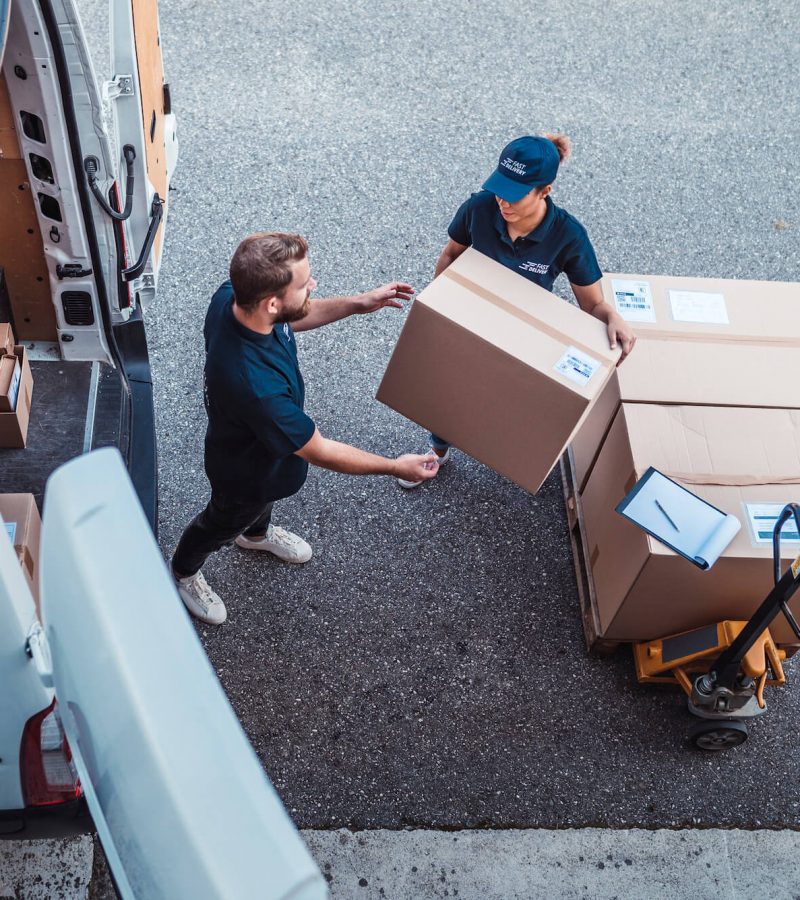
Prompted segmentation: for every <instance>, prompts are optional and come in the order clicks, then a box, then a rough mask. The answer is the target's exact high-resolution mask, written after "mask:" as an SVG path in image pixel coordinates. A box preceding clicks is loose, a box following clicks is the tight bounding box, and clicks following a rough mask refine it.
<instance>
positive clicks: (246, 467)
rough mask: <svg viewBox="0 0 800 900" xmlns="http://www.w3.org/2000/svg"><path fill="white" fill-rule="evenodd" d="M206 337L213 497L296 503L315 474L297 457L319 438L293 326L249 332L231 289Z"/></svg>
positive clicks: (214, 311) (211, 317)
mask: <svg viewBox="0 0 800 900" xmlns="http://www.w3.org/2000/svg"><path fill="white" fill-rule="evenodd" d="M203 334H204V336H205V341H206V365H205V392H204V396H205V405H206V412H207V413H208V430H207V431H206V455H205V463H206V474H207V475H208V479H209V481H210V482H211V487H212V489H213V490H215V491H218V492H220V493H223V494H225V495H227V496H230V497H232V498H236V499H242V500H246V501H251V500H256V501H258V500H263V501H264V502H268V501H270V500H280V499H282V498H283V497H289V496H291V495H292V494H294V493H296V492H297V491H299V490H300V488H301V487H302V486H303V483H304V482H305V480H306V475H307V474H308V463H307V462H306V461H305V460H304V459H301V458H300V457H299V456H295V455H294V451H295V450H299V449H300V448H301V447H303V446H305V445H306V444H307V443H308V441H309V440H310V439H311V436H312V435H313V434H314V422H313V421H312V420H311V419H310V418H309V417H308V416H307V415H306V414H305V412H304V411H303V403H304V402H305V385H304V384H303V376H302V375H301V374H300V367H299V365H298V362H297V344H296V342H295V338H294V333H293V331H292V329H291V326H289V325H283V324H281V325H275V327H274V328H273V329H272V331H271V332H270V334H259V333H258V332H256V331H251V330H250V329H249V328H246V327H245V326H244V325H242V324H241V323H240V322H239V321H237V319H236V317H235V316H234V315H233V288H232V287H231V283H230V281H226V282H225V283H224V284H223V285H222V286H221V287H220V289H219V290H218V291H217V292H216V294H214V296H213V297H212V299H211V305H210V306H209V308H208V313H207V314H206V323H205V327H204V328H203Z"/></svg>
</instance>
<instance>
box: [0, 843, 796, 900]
mask: <svg viewBox="0 0 800 900" xmlns="http://www.w3.org/2000/svg"><path fill="white" fill-rule="evenodd" d="M301 834H302V836H303V839H304V840H305V841H306V843H307V844H308V846H309V848H310V850H311V852H312V854H313V855H314V858H315V859H316V860H317V863H318V864H319V866H320V868H321V869H322V871H323V873H324V874H325V877H326V878H327V879H328V883H329V885H330V889H331V897H332V900H361V898H363V900H373V898H374V900H434V898H437V900H438V898H445V897H446V898H458V900H532V898H548V900H549V898H559V900H574V898H591V900H615V898H616V900H620V898H625V900H649V898H662V897H664V896H669V897H670V898H671V900H684V898H685V900H752V898H754V897H770V898H771V900H797V898H798V897H799V896H800V866H799V865H798V864H797V862H796V860H797V858H798V851H800V832H796V831H789V830H786V831H728V830H723V829H716V828H715V829H707V830H699V829H695V830H685V831H667V830H663V829H662V830H658V831H647V830H644V829H620V830H616V829H610V828H582V829H563V830H558V831H550V830H546V829H524V830H518V831H492V830H486V831H431V830H418V831H387V830H376V831H359V832H351V831H346V830H344V829H341V830H338V831H302V832H301ZM94 855H95V851H94V849H93V843H92V839H91V838H90V837H81V838H76V839H73V840H68V841H20V842H8V843H2V842H0V900H6V898H12V897H13V898H15V900H17V898H24V900H40V898H42V900H44V898H48V900H50V898H59V900H87V897H92V898H95V900H98V898H104V900H105V898H113V897H114V896H115V895H114V891H113V888H112V887H111V884H110V881H109V880H108V875H107V872H106V870H105V865H104V862H103V860H102V859H98V861H97V862H98V865H96V866H95V870H94V871H95V874H94V876H92V863H93V859H94Z"/></svg>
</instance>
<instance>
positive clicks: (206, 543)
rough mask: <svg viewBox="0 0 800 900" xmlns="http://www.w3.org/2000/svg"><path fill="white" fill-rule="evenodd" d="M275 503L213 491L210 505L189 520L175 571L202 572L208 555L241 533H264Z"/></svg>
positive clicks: (177, 552)
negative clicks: (228, 495)
mask: <svg viewBox="0 0 800 900" xmlns="http://www.w3.org/2000/svg"><path fill="white" fill-rule="evenodd" d="M272 507H273V503H272V502H270V503H265V502H264V501H263V500H255V501H254V500H242V499H240V498H235V499H234V498H232V497H226V496H225V495H223V494H220V493H214V492H213V491H212V493H211V500H209V502H208V506H206V508H205V509H204V510H203V511H202V512H201V513H200V514H199V515H197V516H195V517H194V519H193V520H192V521H191V522H190V523H189V525H188V526H187V528H186V530H185V531H184V532H183V534H182V535H181V539H180V541H178V546H177V548H176V550H175V555H174V556H173V557H172V571H173V572H174V573H175V574H176V575H177V576H178V577H180V578H188V577H189V576H191V575H194V574H195V573H197V572H199V571H200V569H201V568H202V567H203V563H204V562H205V561H206V559H207V558H208V557H209V556H210V555H211V554H212V553H214V552H215V551H217V550H219V548H220V547H224V546H225V544H230V543H231V542H232V541H233V540H234V539H235V538H237V537H239V535H240V534H244V535H245V536H246V537H256V538H257V537H263V536H264V534H266V531H267V526H268V525H269V520H270V518H271V516H272Z"/></svg>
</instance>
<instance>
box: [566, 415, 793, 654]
mask: <svg viewBox="0 0 800 900" xmlns="http://www.w3.org/2000/svg"><path fill="white" fill-rule="evenodd" d="M649 466H654V467H655V468H656V469H659V470H660V471H662V472H664V473H665V474H666V475H669V476H670V477H672V478H675V479H676V480H677V481H679V482H680V483H681V484H683V485H685V486H686V487H687V488H689V490H692V491H694V492H695V493H697V494H698V495H699V496H701V497H703V498H704V499H705V500H707V501H708V502H709V503H712V504H713V505H714V506H717V507H718V508H719V509H722V510H724V511H725V512H728V513H732V514H733V515H735V516H737V517H738V518H739V520H740V521H741V522H742V529H741V531H740V532H739V533H738V535H737V536H736V537H735V538H734V539H733V541H732V542H731V544H730V545H729V546H728V548H727V549H726V550H725V551H724V553H723V554H722V556H721V557H720V558H719V559H718V560H717V562H716V563H715V564H714V565H713V566H712V567H711V568H710V569H709V570H708V571H705V572H704V571H702V570H700V569H699V568H697V567H696V566H694V565H692V563H690V562H688V561H687V560H686V559H684V558H683V557H681V556H679V555H678V554H677V553H674V552H673V551H672V550H670V549H669V548H668V547H666V546H664V545H663V544H662V543H660V542H659V541H657V540H655V539H654V538H652V537H650V536H649V535H648V534H646V533H645V532H644V531H642V530H641V529H640V528H638V527H637V526H636V525H634V524H633V523H632V522H630V521H628V520H627V519H625V518H623V517H622V516H621V515H619V514H618V513H617V512H616V511H615V507H616V505H617V504H618V503H619V501H620V500H621V499H622V498H623V497H624V496H625V494H626V493H627V492H628V491H629V490H630V489H631V488H632V486H633V485H634V484H635V482H636V481H637V480H638V479H639V478H640V477H641V476H642V475H643V474H644V472H645V471H646V470H647V468H648V467H649ZM790 501H800V412H798V411H797V410H780V409H744V408H736V407H733V408H724V407H716V408H715V407H703V406H694V407H687V406H656V405H649V404H641V403H623V404H622V405H621V406H620V408H619V410H618V411H617V414H616V416H615V418H614V422H613V424H612V426H611V430H610V431H609V433H608V436H607V438H606V440H605V442H604V444H603V448H602V450H601V451H600V454H599V456H598V458H597V462H596V464H595V467H594V469H593V471H592V474H591V475H590V477H589V481H588V484H587V485H586V489H585V490H584V491H583V493H582V495H581V497H580V501H579V502H580V503H581V507H582V513H583V517H584V522H585V528H586V539H587V547H586V553H587V560H588V563H589V565H590V567H591V570H592V576H593V581H594V588H595V596H596V602H597V612H598V616H599V621H600V630H601V633H602V636H603V637H606V638H608V639H612V640H621V641H638V640H650V639H652V638H657V637H663V636H665V635H669V634H674V633H676V632H680V631H686V630H688V629H690V628H696V627H698V626H701V625H706V624H710V623H712V622H717V621H721V620H723V619H726V618H728V619H747V618H749V617H750V615H752V613H753V612H754V611H755V610H756V609H757V608H758V606H759V605H760V603H761V602H762V601H763V599H764V598H765V597H766V595H767V593H768V592H769V590H770V588H771V587H772V584H773V565H772V543H771V529H770V526H769V524H768V522H767V524H762V526H761V527H762V530H763V534H761V535H760V536H759V535H757V534H756V532H755V529H754V526H753V522H754V521H756V522H762V523H763V522H764V521H766V520H759V519H754V517H755V516H757V515H758V514H759V513H762V514H763V513H765V512H767V510H763V509H757V508H756V507H757V506H764V505H775V506H776V509H777V511H779V510H780V509H781V508H782V507H783V506H784V505H785V504H786V503H788V502H790ZM799 551H800V544H798V543H796V542H785V543H784V544H783V554H784V567H785V566H786V565H787V564H788V563H789V562H790V561H791V560H792V559H794V557H795V556H796V555H797V553H798V552H799ZM793 607H794V608H795V613H796V615H798V614H800V599H798V600H797V601H796V603H795V604H793ZM772 631H773V635H774V636H775V637H776V639H777V640H778V641H779V642H782V643H787V644H792V643H795V642H796V638H795V636H794V634H793V632H792V631H791V630H790V629H789V627H788V625H787V624H786V623H785V621H784V620H783V617H780V618H779V619H778V620H776V621H775V623H774V626H773V628H772Z"/></svg>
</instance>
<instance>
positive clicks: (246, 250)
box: [229, 231, 308, 312]
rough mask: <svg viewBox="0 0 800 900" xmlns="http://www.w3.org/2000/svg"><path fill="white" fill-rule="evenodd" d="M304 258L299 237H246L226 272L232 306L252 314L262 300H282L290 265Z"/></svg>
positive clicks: (275, 233) (272, 234)
mask: <svg viewBox="0 0 800 900" xmlns="http://www.w3.org/2000/svg"><path fill="white" fill-rule="evenodd" d="M307 255H308V243H307V241H306V239H305V238H304V237H303V236H302V235H299V234H283V233H282V232H279V231H261V232H258V233H257V234H251V235H248V237H246V238H245V239H244V240H243V241H242V242H241V244H239V246H238V247H237V248H236V252H235V253H234V254H233V258H232V259H231V265H230V270H229V271H230V278H231V284H232V285H233V294H234V297H235V298H236V305H237V306H238V307H240V308H241V309H243V310H246V311H247V312H252V311H253V310H254V309H255V308H256V306H257V305H258V303H259V301H260V300H263V299H264V297H272V296H276V297H282V296H283V293H284V291H285V290H286V288H287V287H288V286H289V284H290V283H291V280H292V263H295V262H298V261H299V260H301V259H304V258H305V257H306V256H307Z"/></svg>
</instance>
